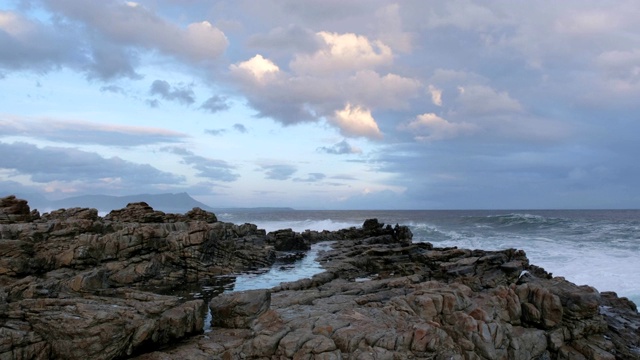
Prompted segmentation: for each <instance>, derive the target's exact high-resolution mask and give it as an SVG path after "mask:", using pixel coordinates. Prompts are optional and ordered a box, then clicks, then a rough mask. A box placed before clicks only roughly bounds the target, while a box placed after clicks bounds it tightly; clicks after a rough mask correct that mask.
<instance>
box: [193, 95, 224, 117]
mask: <svg viewBox="0 0 640 360" xmlns="http://www.w3.org/2000/svg"><path fill="white" fill-rule="evenodd" d="M200 108H201V109H204V110H207V111H208V112H210V113H212V114H213V113H217V112H218V111H224V110H228V109H229V108H230V105H229V103H228V102H227V98H226V97H224V96H219V95H213V96H212V97H210V98H208V99H207V100H206V101H205V102H203V103H202V105H200Z"/></svg>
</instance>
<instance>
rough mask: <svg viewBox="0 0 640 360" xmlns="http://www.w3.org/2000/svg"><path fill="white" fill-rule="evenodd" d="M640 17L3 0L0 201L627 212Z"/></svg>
mask: <svg viewBox="0 0 640 360" xmlns="http://www.w3.org/2000/svg"><path fill="white" fill-rule="evenodd" d="M639 18H640V2H638V1H635V0H629V1H624V0H612V1H592V0H565V1H518V2H516V1H511V0H503V1H494V0H487V1H470V0H450V1H429V0H402V1H397V2H393V1H388V0H386V1H380V0H349V1H344V0H306V1H300V0H260V1H257V0H254V1H248V0H229V1H224V0H221V1H208V0H206V1H205V0H139V1H137V2H134V1H119V0H102V1H87V0H14V1H12V0H0V195H1V196H4V195H8V194H20V195H22V194H27V196H45V197H46V198H48V199H51V200H55V199H61V198H65V197H71V196H78V195H85V194H106V195H118V196H121V195H133V194H141V193H180V192H187V193H188V194H190V195H191V196H192V197H194V198H196V199H197V200H199V201H202V202H204V203H205V204H207V205H209V206H213V207H216V206H220V207H229V206H238V207H254V206H255V207H258V206H288V207H293V208H296V209H556V208H558V209H574V208H577V209H581V208H582V209H590V208H598V209H600V208H640V185H639V184H640V160H639V155H640V141H639V138H640V22H639V21H638V19H639ZM27 199H28V197H27Z"/></svg>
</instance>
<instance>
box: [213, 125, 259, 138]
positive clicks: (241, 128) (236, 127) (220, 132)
mask: <svg viewBox="0 0 640 360" xmlns="http://www.w3.org/2000/svg"><path fill="white" fill-rule="evenodd" d="M231 128H232V129H233V130H234V131H237V132H239V133H241V134H246V133H247V132H249V130H248V129H247V128H246V127H245V126H244V125H242V124H233V126H232V127H231ZM228 131H229V130H228V129H206V130H205V131H204V132H205V134H209V135H213V136H220V135H223V134H224V133H226V132H228Z"/></svg>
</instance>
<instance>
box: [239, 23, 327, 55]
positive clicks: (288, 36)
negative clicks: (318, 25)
mask: <svg viewBox="0 0 640 360" xmlns="http://www.w3.org/2000/svg"><path fill="white" fill-rule="evenodd" d="M247 45H249V46H251V47H254V48H256V49H261V50H270V51H275V52H288V53H292V52H293V53H297V52H313V51H316V50H318V49H319V48H320V47H321V46H322V41H321V40H320V39H319V38H318V35H316V33H315V32H313V31H311V30H309V29H307V28H304V27H301V26H299V25H295V24H289V25H288V26H287V27H281V26H278V27H275V28H273V29H271V30H270V31H269V32H268V33H266V34H263V33H258V34H254V35H252V36H251V37H249V39H248V40H247Z"/></svg>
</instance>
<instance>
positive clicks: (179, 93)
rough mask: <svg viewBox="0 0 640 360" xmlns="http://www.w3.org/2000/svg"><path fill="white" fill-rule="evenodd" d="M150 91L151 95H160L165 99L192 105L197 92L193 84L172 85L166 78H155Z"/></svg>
mask: <svg viewBox="0 0 640 360" xmlns="http://www.w3.org/2000/svg"><path fill="white" fill-rule="evenodd" d="M149 93H150V94H151V95H160V96H161V97H162V98H163V99H165V100H169V101H177V102H179V103H181V104H183V105H191V104H193V103H194V102H195V101H196V99H195V93H194V92H193V89H192V88H191V86H184V85H178V86H171V85H169V83H168V82H166V81H164V80H155V81H154V82H153V83H152V84H151V88H150V89H149Z"/></svg>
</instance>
